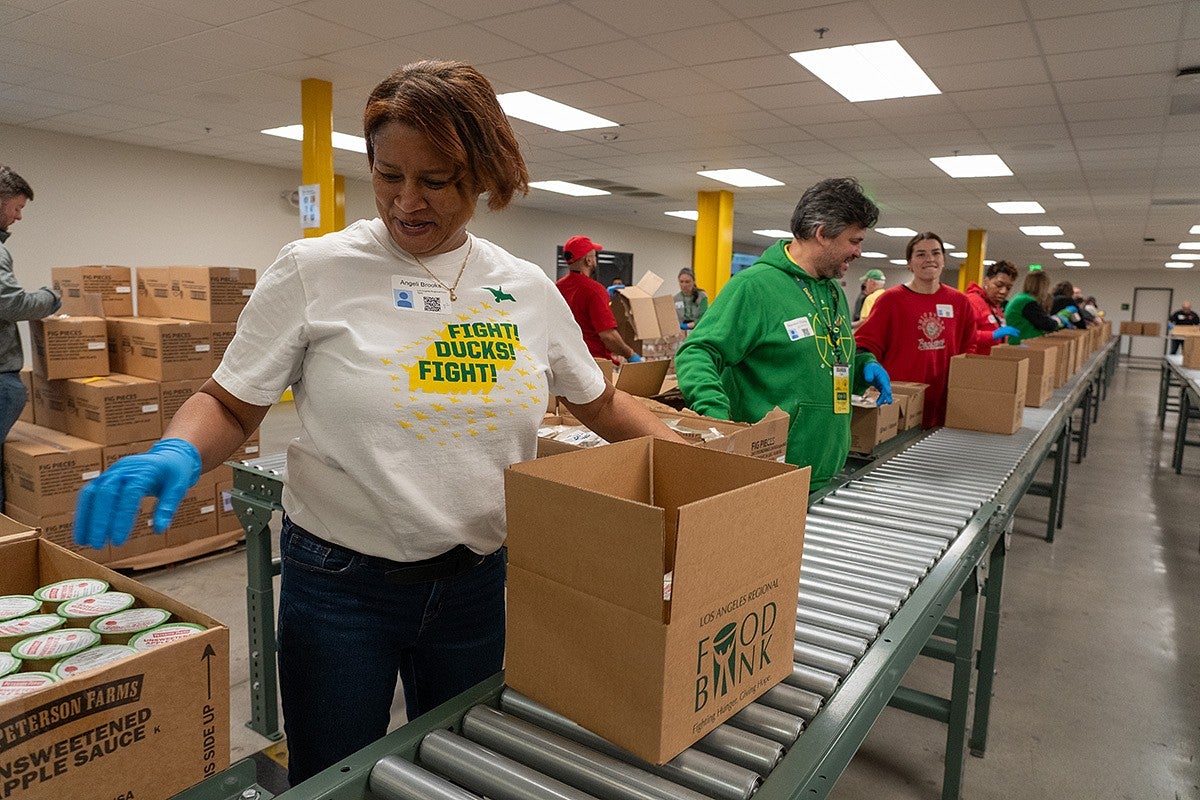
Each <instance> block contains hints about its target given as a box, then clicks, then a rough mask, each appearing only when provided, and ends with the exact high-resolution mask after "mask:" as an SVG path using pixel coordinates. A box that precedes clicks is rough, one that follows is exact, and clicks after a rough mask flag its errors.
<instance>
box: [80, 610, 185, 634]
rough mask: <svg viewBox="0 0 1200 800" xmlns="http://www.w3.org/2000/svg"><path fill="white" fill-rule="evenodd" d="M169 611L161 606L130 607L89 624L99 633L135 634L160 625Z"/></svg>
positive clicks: (169, 613) (167, 617)
mask: <svg viewBox="0 0 1200 800" xmlns="http://www.w3.org/2000/svg"><path fill="white" fill-rule="evenodd" d="M170 618H171V612H170V611H167V610H166V609H162V608H130V609H127V610H125V611H118V612H117V613H115V614H109V615H108V616H106V617H101V618H100V619H97V620H93V621H92V624H91V625H89V626H88V627H90V628H91V629H92V630H94V631H95V632H96V633H99V634H122V633H127V634H135V633H141V632H142V631H148V630H150V629H151V628H154V627H157V626H159V625H162V624H163V623H164V622H166V621H167V620H168V619H170Z"/></svg>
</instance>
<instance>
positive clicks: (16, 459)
mask: <svg viewBox="0 0 1200 800" xmlns="http://www.w3.org/2000/svg"><path fill="white" fill-rule="evenodd" d="M100 458H101V448H100V445H98V444H95V443H94V442H89V441H86V440H84V439H79V438H77V437H75V436H71V435H69V434H66V433H62V432H60V431H54V430H50V429H49V428H43V427H41V426H40V425H30V424H29V423H27V422H18V423H16V424H15V425H13V427H12V430H10V431H9V433H8V440H7V441H6V442H5V443H4V499H5V500H6V501H7V502H9V503H12V504H14V505H17V506H20V507H21V508H24V509H26V510H28V511H31V512H33V513H35V514H37V515H39V516H53V515H55V514H67V513H71V512H73V511H74V510H75V498H76V497H77V496H78V494H79V490H80V489H82V488H83V485H84V484H85V483H87V482H88V481H90V480H91V479H92V478H95V477H96V476H97V475H99V474H100Z"/></svg>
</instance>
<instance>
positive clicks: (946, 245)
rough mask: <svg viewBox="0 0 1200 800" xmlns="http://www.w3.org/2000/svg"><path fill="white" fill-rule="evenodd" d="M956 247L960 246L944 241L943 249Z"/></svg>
mask: <svg viewBox="0 0 1200 800" xmlns="http://www.w3.org/2000/svg"><path fill="white" fill-rule="evenodd" d="M956 247H958V245H956V244H950V243H949V242H942V249H943V250H953V249H954V248H956Z"/></svg>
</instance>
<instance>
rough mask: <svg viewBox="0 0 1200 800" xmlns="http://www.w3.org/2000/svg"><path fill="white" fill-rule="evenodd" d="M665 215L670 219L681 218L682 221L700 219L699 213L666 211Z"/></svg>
mask: <svg viewBox="0 0 1200 800" xmlns="http://www.w3.org/2000/svg"><path fill="white" fill-rule="evenodd" d="M663 213H664V214H666V215H667V216H668V217H679V218H680V219H691V220H697V219H700V212H699V211H664V212H663Z"/></svg>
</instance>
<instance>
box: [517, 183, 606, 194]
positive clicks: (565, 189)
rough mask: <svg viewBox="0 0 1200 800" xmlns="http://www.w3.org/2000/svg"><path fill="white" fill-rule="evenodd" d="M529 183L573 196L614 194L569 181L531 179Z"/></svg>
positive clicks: (548, 190)
mask: <svg viewBox="0 0 1200 800" xmlns="http://www.w3.org/2000/svg"><path fill="white" fill-rule="evenodd" d="M529 185H530V186H532V187H533V188H534V189H543V190H545V191H547V192H555V193H557V194H569V195H571V197H599V196H600V195H602V194H612V192H606V191H604V190H603V189H593V188H592V187H591V186H583V185H581V184H578V183H569V182H567V181H530V182H529Z"/></svg>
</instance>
